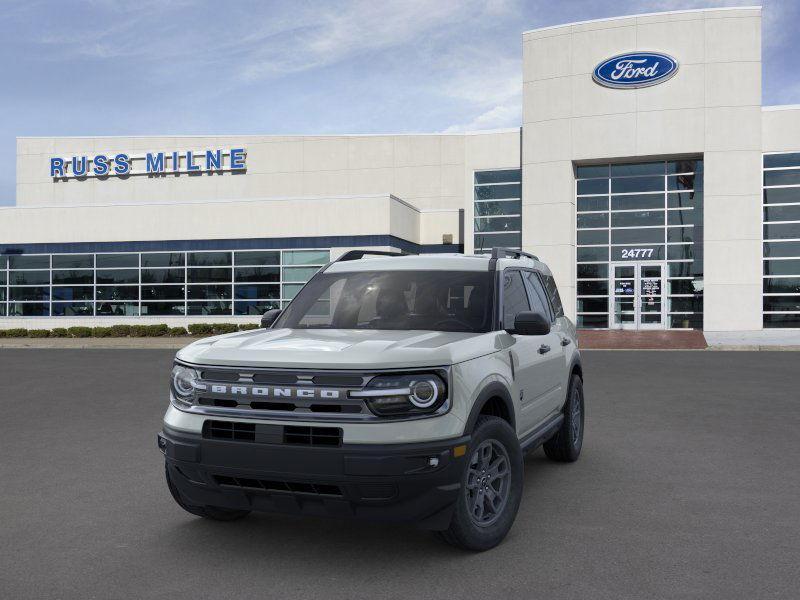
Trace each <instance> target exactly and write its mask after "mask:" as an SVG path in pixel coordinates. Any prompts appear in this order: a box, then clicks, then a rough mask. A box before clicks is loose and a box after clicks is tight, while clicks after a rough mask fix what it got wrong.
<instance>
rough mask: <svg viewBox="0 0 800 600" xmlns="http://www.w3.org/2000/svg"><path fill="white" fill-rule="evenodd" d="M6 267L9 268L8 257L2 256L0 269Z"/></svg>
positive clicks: (0, 257)
mask: <svg viewBox="0 0 800 600" xmlns="http://www.w3.org/2000/svg"><path fill="white" fill-rule="evenodd" d="M6 267H8V257H7V256H0V269H5V268H6Z"/></svg>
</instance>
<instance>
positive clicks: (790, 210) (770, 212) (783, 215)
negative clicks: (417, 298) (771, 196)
mask: <svg viewBox="0 0 800 600" xmlns="http://www.w3.org/2000/svg"><path fill="white" fill-rule="evenodd" d="M764 220H765V221H800V204H798V205H796V206H767V207H765V208H764Z"/></svg>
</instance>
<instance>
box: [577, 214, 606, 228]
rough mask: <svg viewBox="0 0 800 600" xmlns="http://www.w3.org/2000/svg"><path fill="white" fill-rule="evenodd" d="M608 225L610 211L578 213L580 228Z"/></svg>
mask: <svg viewBox="0 0 800 600" xmlns="http://www.w3.org/2000/svg"><path fill="white" fill-rule="evenodd" d="M592 227H608V213H607V212H604V213H589V214H587V215H583V214H581V215H578V229H588V228H592Z"/></svg>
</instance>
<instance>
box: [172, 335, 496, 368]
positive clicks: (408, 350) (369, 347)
mask: <svg viewBox="0 0 800 600" xmlns="http://www.w3.org/2000/svg"><path fill="white" fill-rule="evenodd" d="M497 343H498V340H497V335H496V333H461V332H446V331H390V330H374V329H370V330H361V329H259V330H253V331H244V332H239V333H232V334H228V335H221V336H217V337H212V338H206V339H202V340H198V341H196V342H194V343H193V344H190V345H188V346H186V347H185V348H183V349H182V350H180V351H179V352H178V355H177V358H178V359H179V360H182V361H186V362H189V363H193V364H201V365H202V364H206V365H228V366H248V367H286V368H314V369H361V370H366V369H369V370H372V369H387V368H392V369H393V368H405V367H434V366H446V365H452V364H455V363H459V362H463V361H465V360H470V359H472V358H477V357H478V356H484V355H486V354H490V353H492V352H495V351H497V350H498V349H499V347H498V346H497Z"/></svg>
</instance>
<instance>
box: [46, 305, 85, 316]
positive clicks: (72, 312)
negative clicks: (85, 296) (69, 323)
mask: <svg viewBox="0 0 800 600" xmlns="http://www.w3.org/2000/svg"><path fill="white" fill-rule="evenodd" d="M93 314H94V305H93V304H92V303H91V302H53V316H54V317H91V316H92V315H93Z"/></svg>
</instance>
